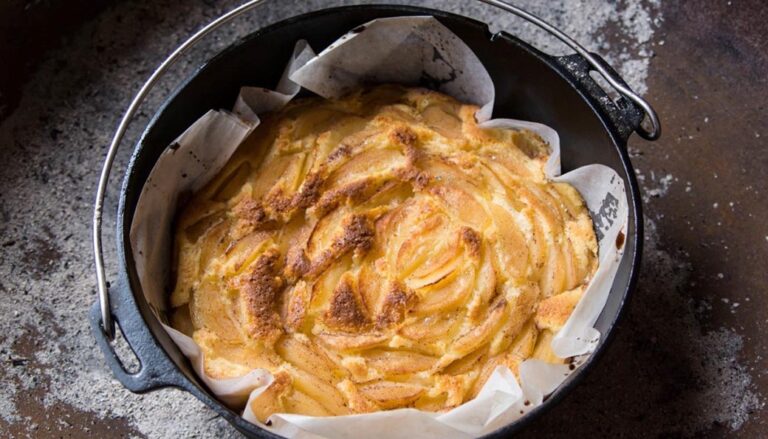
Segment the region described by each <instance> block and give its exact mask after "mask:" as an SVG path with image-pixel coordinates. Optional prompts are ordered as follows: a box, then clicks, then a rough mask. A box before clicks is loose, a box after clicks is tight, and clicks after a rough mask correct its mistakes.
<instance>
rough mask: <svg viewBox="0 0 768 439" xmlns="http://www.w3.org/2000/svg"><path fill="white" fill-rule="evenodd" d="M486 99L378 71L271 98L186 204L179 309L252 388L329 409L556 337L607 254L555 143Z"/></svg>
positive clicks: (190, 328)
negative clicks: (554, 160) (504, 119)
mask: <svg viewBox="0 0 768 439" xmlns="http://www.w3.org/2000/svg"><path fill="white" fill-rule="evenodd" d="M476 111H477V107H475V106H473V105H467V104H462V103H460V102H457V101H455V100H454V99H453V98H451V97H448V96H446V95H443V94H440V93H437V92H434V91H429V90H425V89H417V88H405V87H401V86H378V87H375V88H370V89H364V90H359V91H357V92H355V93H352V94H350V95H348V96H346V97H344V98H341V99H338V100H325V99H320V98H306V99H297V100H294V101H292V102H291V103H289V104H288V105H287V106H286V107H285V108H284V109H283V110H281V111H279V112H276V113H273V114H268V115H265V116H263V117H262V123H261V125H260V126H259V127H258V128H257V129H256V130H255V132H254V133H253V134H252V135H251V136H250V137H249V138H248V139H247V140H246V142H245V143H244V144H243V145H241V147H240V149H239V150H238V151H237V152H236V154H235V155H234V156H233V157H232V158H231V159H230V161H229V163H228V164H227V165H226V166H225V168H224V169H223V170H222V171H221V172H220V173H219V175H218V176H217V177H216V178H215V179H214V180H213V181H212V182H210V183H209V184H208V185H207V186H206V187H205V188H204V189H203V190H201V191H200V192H198V193H196V194H194V195H193V196H192V197H191V199H190V200H189V202H188V203H187V204H186V207H185V208H184V209H183V210H182V211H181V213H180V215H179V217H178V220H177V224H176V235H175V260H176V262H175V263H176V267H177V269H176V283H175V287H174V289H173V292H172V294H171V298H170V302H171V306H172V309H173V311H172V315H171V322H172V325H173V326H174V327H175V328H176V329H178V330H180V331H182V332H184V333H185V334H187V335H189V336H190V337H192V338H193V339H194V341H195V342H196V343H197V344H198V345H199V346H200V348H201V350H202V352H203V354H204V356H205V363H204V367H205V372H206V373H207V374H208V375H209V376H211V377H213V378H232V377H238V376H242V375H244V374H246V373H247V372H249V371H251V370H253V369H256V368H263V369H267V370H269V371H270V372H271V373H272V375H273V376H274V381H273V383H272V384H271V385H270V386H269V387H268V388H267V389H266V390H265V391H264V392H263V393H261V394H260V395H259V396H258V397H257V398H256V399H255V400H254V401H252V404H251V406H250V408H251V410H253V412H254V415H256V417H257V418H259V419H260V420H262V421H265V420H266V419H267V418H268V417H269V416H270V415H271V414H273V413H297V414H306V415H315V416H331V415H344V414H353V413H367V412H373V411H378V410H389V409H395V408H403V407H413V408H417V409H421V410H428V411H443V410H448V409H451V408H453V407H456V406H458V405H460V404H462V403H463V402H466V401H468V400H470V399H472V398H473V397H474V396H475V395H476V394H477V392H478V391H479V390H480V389H481V388H482V386H483V384H484V383H485V381H486V380H487V378H488V376H489V375H490V374H491V372H492V371H493V370H494V369H495V368H496V367H497V366H500V365H504V366H507V367H509V369H510V370H512V371H513V372H514V373H517V370H518V366H519V364H520V363H521V362H522V361H524V360H525V359H528V358H538V359H542V360H545V361H548V362H562V361H563V360H561V359H559V358H557V357H555V356H554V354H553V353H552V352H551V349H550V341H551V339H552V337H553V336H554V334H556V333H557V331H558V330H559V329H560V328H561V327H562V325H563V324H564V323H565V321H566V320H567V319H568V317H569V316H570V314H571V311H572V310H573V308H574V307H575V305H576V303H577V302H578V300H579V299H580V297H581V295H582V293H583V290H584V288H585V286H586V284H587V283H588V281H589V280H590V278H591V276H592V275H593V273H594V272H595V270H596V268H597V240H596V238H595V233H594V229H593V225H592V221H591V219H590V216H589V212H588V211H587V209H586V207H585V206H584V203H583V200H582V199H581V196H580V195H579V194H578V192H577V191H576V190H575V189H574V188H573V187H571V186H570V185H568V184H565V183H556V182H552V181H549V180H548V179H547V178H546V176H545V173H544V165H545V163H546V161H547V159H548V157H549V147H548V145H547V144H546V143H545V142H544V141H543V140H542V139H541V138H540V137H539V136H538V135H536V134H535V133H533V132H531V131H527V130H509V129H489V128H481V127H479V126H478V125H477V123H476V121H475V117H474V114H475V112H476Z"/></svg>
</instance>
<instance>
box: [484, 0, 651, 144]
mask: <svg viewBox="0 0 768 439" xmlns="http://www.w3.org/2000/svg"><path fill="white" fill-rule="evenodd" d="M479 1H481V2H483V3H486V4H489V5H491V6H495V7H497V8H499V9H502V10H504V11H506V12H509V13H510V14H514V15H517V16H518V17H520V18H522V19H524V20H527V21H529V22H530V23H533V24H534V25H536V26H538V27H540V28H541V29H543V30H545V31H547V32H549V33H550V34H552V35H553V36H555V37H556V38H557V39H558V40H560V41H562V42H563V43H565V45H566V46H568V47H570V48H571V49H573V50H574V51H575V52H576V56H578V57H580V58H581V59H582V60H583V61H584V63H586V65H587V66H588V67H589V70H587V71H586V73H588V72H589V71H590V70H594V71H596V72H598V73H600V75H602V77H603V78H605V80H606V81H607V82H608V83H609V84H611V86H612V87H613V88H614V89H616V91H617V92H618V93H619V94H620V95H621V96H622V98H623V99H625V100H628V101H631V102H632V103H633V104H634V105H635V106H636V108H640V109H642V112H643V117H642V118H641V120H640V122H638V123H637V124H636V125H634V126H632V125H631V124H630V125H629V126H632V129H631V130H630V131H629V133H627V134H626V135H624V134H622V135H623V136H624V139H625V140H626V139H627V138H629V134H631V133H632V132H633V131H636V132H637V134H639V135H640V137H642V138H644V139H646V140H656V139H658V138H659V137H660V136H661V122H660V121H659V116H658V115H657V114H656V110H654V109H653V107H651V104H649V103H648V101H646V100H645V99H643V98H642V97H641V96H640V95H638V94H637V93H635V92H634V91H633V90H632V89H631V88H629V86H628V85H627V83H626V82H624V80H623V79H621V77H620V76H619V75H618V74H617V73H616V71H615V70H613V69H612V68H611V66H609V65H608V63H606V62H605V60H603V59H602V58H600V57H599V56H597V55H594V54H593V53H591V52H589V51H588V50H587V49H586V48H584V46H582V45H581V44H579V43H578V42H577V41H576V40H574V39H573V38H571V37H570V36H569V35H568V34H566V33H565V32H563V31H562V30H560V29H558V28H557V27H555V26H553V25H551V24H549V23H548V22H546V21H544V20H542V19H541V18H540V17H538V16H536V15H534V14H531V13H530V12H528V11H526V10H524V9H521V8H519V7H517V6H515V5H512V4H509V3H507V2H506V1H503V0H479ZM563 58H569V57H563ZM573 59H575V58H573ZM586 77H589V75H588V74H587V75H586ZM590 80H591V78H590ZM593 82H594V81H593ZM595 85H596V84H595ZM645 116H647V117H648V121H649V123H650V126H651V128H650V130H648V129H646V128H645V127H643V125H642V119H643V118H645Z"/></svg>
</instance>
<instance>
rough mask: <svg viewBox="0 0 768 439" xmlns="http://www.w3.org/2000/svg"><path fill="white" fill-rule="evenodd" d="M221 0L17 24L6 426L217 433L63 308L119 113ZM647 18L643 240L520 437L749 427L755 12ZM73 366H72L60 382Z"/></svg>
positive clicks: (5, 262)
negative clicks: (615, 307) (112, 354)
mask: <svg viewBox="0 0 768 439" xmlns="http://www.w3.org/2000/svg"><path fill="white" fill-rule="evenodd" d="M46 3H48V2H43V5H45V4H46ZM52 3H55V2H52ZM84 3H86V2H79V1H75V2H72V3H70V4H71V5H72V8H73V9H72V10H69V11H68V14H69V15H71V16H77V14H74V13H73V11H76V10H77V8H78V7H81V8H83V10H84V11H86V10H87V11H89V12H88V13H89V14H92V13H95V11H94V9H93V7H88V8H85V7H84V6H82V4H84ZM104 3H105V4H106V3H108V2H104ZM566 3H567V2H566ZM626 3H627V4H629V5H630V6H631V5H635V4H638V5H639V4H641V3H642V4H645V3H646V2H640V1H637V2H635V1H627V2H626ZM650 3H654V2H650ZM29 4H30V5H33V6H34V5H36V6H35V7H43V6H40V5H39V4H38V3H37V2H30V3H29ZM232 4H234V3H233V2H227V3H224V4H219V3H213V4H210V5H209V4H195V5H194V7H191V6H190V7H188V8H185V7H182V6H180V5H178V4H175V3H174V2H159V3H157V2H155V3H152V4H149V3H141V2H128V4H125V3H122V4H118V5H115V6H113V7H110V8H109V9H104V10H103V11H101V12H100V13H99V15H97V16H96V17H95V18H94V19H91V20H89V21H88V22H86V23H85V24H83V25H82V26H81V27H78V26H71V29H73V30H72V32H71V33H68V34H67V38H65V39H63V40H61V39H59V38H53V39H52V38H51V35H49V34H44V36H45V38H44V39H45V41H41V40H40V38H42V37H41V36H40V35H43V34H36V33H34V32H31V33H30V34H29V36H28V38H30V39H32V40H34V41H33V42H32V43H30V44H32V45H33V46H34V47H44V46H45V45H46V44H49V45H51V44H52V45H51V47H55V52H54V51H49V52H47V53H46V52H43V51H41V50H39V51H37V52H36V53H41V54H43V53H46V54H45V55H36V56H39V57H40V58H41V60H40V61H39V62H35V63H32V64H29V65H32V66H38V67H37V68H22V67H23V66H17V65H14V66H10V67H9V66H8V63H7V62H4V61H3V62H2V63H3V64H5V66H4V67H3V68H4V69H7V70H4V71H3V74H4V75H3V77H4V78H11V79H12V80H8V81H7V82H5V83H3V84H0V85H4V84H14V85H13V87H18V84H21V83H25V82H26V83H27V85H26V86H25V87H24V88H23V93H20V94H19V96H21V99H20V100H17V99H16V98H15V97H14V98H13V99H5V97H7V96H10V95H11V94H9V93H8V92H7V90H8V88H5V89H4V88H3V87H0V107H1V106H2V105H6V110H5V115H6V116H7V115H10V116H9V117H7V118H6V119H5V120H0V165H2V166H0V220H1V222H0V294H2V295H4V298H3V300H2V301H0V303H1V304H2V308H0V315H2V317H0V321H1V322H0V324H1V326H0V327H2V328H6V329H8V330H7V331H6V330H4V331H3V332H2V333H0V347H1V348H2V351H0V431H3V432H5V433H6V434H7V435H9V436H11V437H27V436H29V437H117V436H126V437H128V436H139V437H142V436H150V437H188V436H191V435H193V434H200V435H203V436H209V435H214V434H215V435H219V436H232V435H234V433H233V431H232V430H231V429H230V428H229V427H228V426H227V425H226V424H225V423H224V422H221V420H219V419H216V418H214V417H213V415H212V414H211V412H210V411H208V410H207V409H205V408H204V407H201V406H200V404H199V403H197V401H195V400H194V399H193V397H191V396H187V397H186V398H185V396H184V395H182V394H179V393H178V392H177V391H174V390H163V391H159V392H155V393H150V394H147V395H143V396H136V395H132V394H130V393H128V392H127V391H125V390H124V389H122V388H121V387H120V386H119V384H118V383H117V382H115V381H113V380H111V378H110V377H109V375H108V372H107V370H106V367H105V366H104V364H103V361H102V360H101V359H100V353H99V352H98V351H97V350H96V348H95V346H94V343H93V340H92V339H91V338H90V335H89V333H88V329H87V323H86V316H87V312H88V310H87V308H86V307H83V306H82V304H83V303H88V302H91V301H93V300H95V296H94V291H93V275H92V266H91V260H90V254H89V248H90V244H89V239H90V238H89V229H88V218H89V215H90V207H91V202H92V197H93V192H94V187H95V184H96V176H97V172H98V168H99V162H100V160H101V159H102V154H103V147H104V145H106V143H107V140H108V136H109V135H110V134H111V132H112V130H113V129H114V125H115V123H116V120H117V117H118V114H119V112H120V111H121V110H122V108H123V107H124V106H125V104H126V103H127V101H128V100H129V98H130V95H131V94H132V93H133V91H135V90H136V88H137V87H138V84H140V82H141V81H142V80H143V79H144V78H145V77H146V75H147V74H148V73H149V69H151V68H152V67H153V66H154V65H156V64H157V62H158V61H159V60H160V59H161V58H162V57H163V56H164V55H165V54H167V52H168V50H169V49H170V48H171V47H172V46H174V45H175V44H178V42H179V41H180V40H181V39H182V38H183V37H184V36H186V35H189V33H190V32H191V31H192V30H194V29H195V28H197V27H199V25H200V24H202V23H204V22H206V21H209V20H210V19H211V18H212V17H214V16H215V15H217V14H219V13H220V12H221V11H222V10H225V9H228V8H229V7H231V5H232ZM654 4H655V3H654ZM617 7H619V5H617ZM624 7H625V8H626V5H625V6H624ZM648 10H649V11H651V12H652V14H655V15H656V16H658V17H663V20H661V21H659V22H658V23H657V24H656V25H655V32H654V33H653V35H652V40H651V41H650V42H648V43H644V44H645V46H648V47H649V49H648V50H652V51H653V52H654V53H655V56H654V57H653V58H652V59H651V61H650V67H649V70H648V78H647V79H646V80H645V81H644V83H645V84H646V85H647V87H648V91H647V93H646V96H647V97H648V98H649V100H650V101H651V102H652V103H653V104H654V105H655V107H656V109H657V110H658V111H659V113H660V115H661V117H662V120H663V122H664V128H665V133H664V137H663V138H662V139H661V140H660V141H658V142H656V143H648V142H644V141H642V140H640V139H637V138H633V140H632V141H631V142H630V148H631V150H632V152H633V161H634V163H635V165H636V166H637V167H638V170H639V178H640V180H641V185H642V186H643V187H644V189H645V194H646V199H645V201H646V206H645V207H646V213H647V226H648V227H647V228H648V232H649V233H648V240H647V241H646V247H647V249H646V255H645V258H644V267H643V274H642V279H641V282H640V287H639V289H638V291H637V292H636V294H635V297H634V298H633V300H632V303H631V305H630V309H629V312H628V313H627V316H626V318H625V319H624V320H623V322H622V323H621V325H620V327H619V328H618V329H617V332H616V337H615V340H614V343H613V345H612V346H611V347H610V348H609V350H608V352H607V354H606V355H605V356H604V357H603V358H602V360H601V362H600V364H599V365H598V366H597V367H596V368H595V369H594V370H593V372H592V373H591V374H590V376H589V377H588V378H587V379H586V380H585V382H584V383H583V384H582V385H580V386H579V387H578V388H577V389H576V390H575V391H574V392H573V393H572V394H571V395H570V396H568V397H567V398H566V400H565V401H564V402H563V403H561V404H560V405H558V406H557V407H555V408H554V409H553V410H552V411H551V412H550V413H549V414H547V415H546V416H544V417H543V418H542V419H541V420H540V421H538V422H537V423H536V424H535V425H534V426H533V428H532V429H531V430H530V431H529V432H528V433H526V434H524V435H523V436H524V437H531V438H534V437H590V436H592V437H619V436H620V437H633V438H634V437H637V438H641V437H689V436H697V437H700V436H703V437H723V436H728V437H737V438H755V437H766V436H768V415H767V414H766V413H765V408H764V406H763V401H764V400H765V397H766V396H768V363H767V361H768V342H766V341H765V336H764V334H766V331H768V320H766V319H768V312H766V311H768V263H767V262H766V261H768V223H766V221H765V218H768V203H766V194H768V148H766V141H765V139H766V138H768V114H767V112H766V105H768V87H767V86H766V80H767V79H766V78H767V77H768V35H766V34H765V32H764V27H765V25H764V23H766V22H768V10H767V9H766V8H765V7H764V6H763V2H762V1H759V0H752V1H733V2H725V1H723V2H717V3H715V2H708V4H707V5H706V6H704V5H703V4H702V2H666V3H661V5H660V6H654V7H649V8H648ZM51 11H58V12H56V13H58V14H59V15H60V14H61V9H60V8H58V9H57V8H52V9H51ZM49 12H50V11H49ZM283 12H286V11H280V10H279V8H272V9H270V10H268V11H266V14H267V15H268V16H269V18H272V19H274V18H275V17H277V16H281V14H283ZM287 12H290V11H287ZM468 12H473V11H468ZM40 13H41V14H44V13H45V11H43V12H40ZM553 14H555V16H556V14H557V11H555V12H553ZM182 15H183V17H182ZM283 15H284V14H283ZM3 17H5V18H4V19H7V17H8V15H7V14H6V15H3ZM648 18H649V19H651V20H653V19H654V18H657V17H655V16H653V15H652V16H650V17H648ZM41 22H42V23H43V25H44V24H45V20H42V21H41ZM4 24H6V25H7V23H4ZM0 28H1V29H8V28H11V27H9V26H5V27H0ZM66 28H68V27H62V28H61V29H66ZM35 35H37V38H38V39H37V40H35V38H36V37H35ZM147 35H150V36H147ZM3 36H5V35H3ZM153 36H161V37H164V38H165V39H167V41H166V40H165V39H164V40H162V41H155V40H152V39H151V38H152V37H153ZM622 39H623V37H622V34H621V33H620V32H618V31H617V32H616V33H615V34H612V33H611V32H610V31H608V32H607V34H606V44H607V45H608V46H612V47H615V46H621V45H625V46H630V50H633V49H632V45H633V44H636V43H637V42H636V41H631V40H630V41H627V40H623V41H622ZM4 41H8V40H4ZM225 42H226V38H222V40H221V41H216V42H214V43H213V44H212V45H211V46H210V47H209V50H208V51H201V52H200V53H198V54H196V55H195V57H193V59H192V61H190V63H189V65H188V66H187V67H193V66H194V65H196V63H197V62H199V61H200V60H201V59H204V58H205V57H206V56H207V54H209V53H210V52H211V51H215V50H216V49H217V48H218V47H221V46H222V45H223V44H225ZM23 43H24V41H22V42H21V43H19V44H23ZM608 46H607V47H608ZM12 49H13V48H12ZM14 50H16V52H14ZM59 51H61V52H60V53H64V54H66V56H57V53H59ZM5 53H18V50H17V49H13V50H11V49H9V50H8V51H7V52H5ZM6 59H7V58H6ZM26 63H27V61H25V65H27V64H26ZM28 72H32V73H30V75H31V76H28V75H27V73H28ZM20 78H21V79H20ZM28 78H34V79H35V82H34V84H31V83H29V81H28V80H27V79H28ZM4 87H11V86H9V85H4ZM166 90H167V88H166ZM162 93H163V91H161V92H160V93H159V94H158V96H156V97H155V101H157V100H159V99H160V98H161V97H162ZM0 117H4V116H2V115H0ZM133 134H134V135H135V130H134V132H133ZM126 156H127V152H124V153H123V154H122V156H121V157H120V160H122V163H123V164H124V163H125V158H126ZM118 172H119V171H118ZM117 187H118V184H117V182H114V183H113V185H112V190H116V189H117ZM75 369H77V370H79V371H84V372H83V373H80V374H78V375H77V377H74V376H72V374H71V373H72V371H73V370H75ZM62 371H64V372H66V373H64V372H62ZM75 379H76V380H77V383H74V382H73V384H72V388H76V389H84V390H77V391H76V392H75V391H71V390H67V389H69V388H70V387H68V386H67V384H68V381H69V380H75ZM83 379H88V380H92V383H93V385H92V386H87V385H83V383H82V380H83ZM94 401H95V402H97V403H98V404H95V403H94ZM94 406H100V407H103V410H94V409H92V407H94ZM145 407H152V410H153V411H154V412H152V413H146V409H144V408H145ZM158 417H163V418H164V419H158Z"/></svg>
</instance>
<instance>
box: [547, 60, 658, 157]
mask: <svg viewBox="0 0 768 439" xmlns="http://www.w3.org/2000/svg"><path fill="white" fill-rule="evenodd" d="M590 54H591V55H592V56H593V57H594V60H595V61H597V62H598V63H599V64H600V65H601V67H602V68H604V69H605V70H606V71H607V72H608V73H610V75H611V76H612V77H613V78H614V79H615V80H616V81H618V82H619V83H620V84H621V85H623V86H624V87H627V88H629V86H628V85H627V83H626V81H624V79H623V78H622V77H621V76H620V75H619V74H618V73H617V72H616V70H614V69H613V67H611V65H610V64H608V63H607V62H606V61H605V60H604V59H603V58H602V57H601V56H600V55H597V54H595V53H590ZM553 59H554V60H555V62H556V63H558V64H560V65H561V66H562V67H563V68H565V69H566V70H567V71H568V72H570V74H571V76H572V78H573V79H574V80H575V81H576V82H577V83H579V85H580V86H581V88H582V89H583V90H585V91H586V92H587V94H588V95H589V97H591V98H592V101H593V103H594V104H595V105H596V107H597V108H598V109H599V110H600V111H601V112H602V113H603V115H604V116H605V117H607V118H608V119H609V120H610V122H611V123H612V125H613V127H614V128H615V129H616V132H617V133H618V134H619V137H620V138H621V140H622V141H623V142H624V143H625V144H626V142H627V139H629V136H630V135H632V133H634V132H637V133H638V134H640V135H641V136H642V137H644V138H647V137H646V136H645V135H643V134H644V133H646V131H645V130H644V129H643V127H642V124H643V119H644V118H645V111H644V110H643V109H642V108H641V107H640V106H639V105H637V104H636V103H635V102H632V101H631V100H629V99H627V98H626V97H625V96H624V95H623V94H621V93H620V92H619V93H617V94H618V98H617V99H615V100H614V99H612V98H611V97H610V96H609V95H608V93H606V91H605V89H604V88H603V87H602V86H601V85H600V84H599V83H598V82H597V81H595V79H594V78H592V76H590V73H591V72H597V70H595V69H594V68H592V66H591V65H590V63H589V61H587V60H586V59H585V58H584V57H583V56H581V55H579V54H576V53H575V54H572V55H565V56H557V57H553ZM606 85H607V86H608V87H610V84H606Z"/></svg>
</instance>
